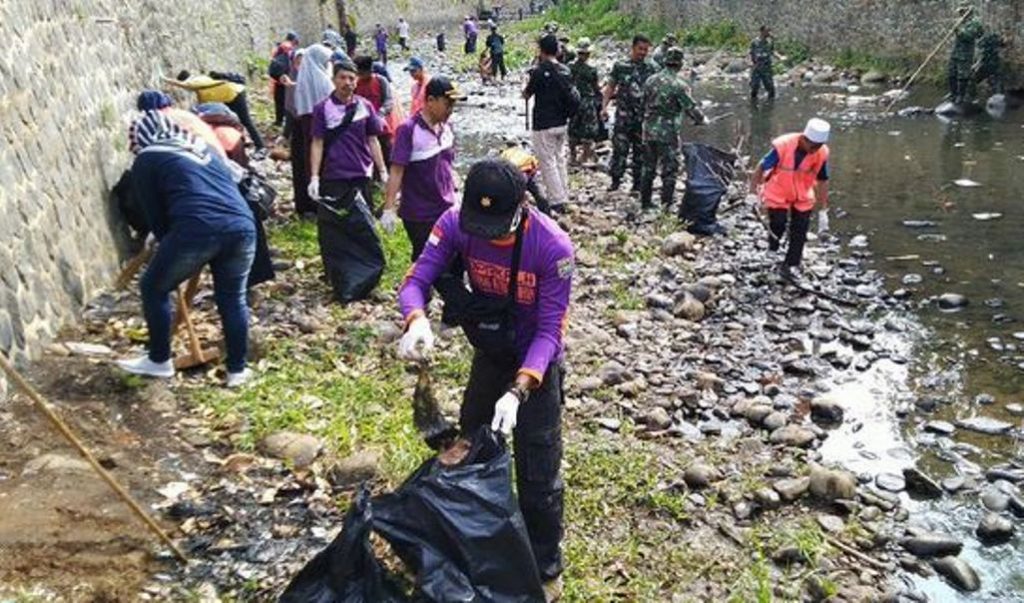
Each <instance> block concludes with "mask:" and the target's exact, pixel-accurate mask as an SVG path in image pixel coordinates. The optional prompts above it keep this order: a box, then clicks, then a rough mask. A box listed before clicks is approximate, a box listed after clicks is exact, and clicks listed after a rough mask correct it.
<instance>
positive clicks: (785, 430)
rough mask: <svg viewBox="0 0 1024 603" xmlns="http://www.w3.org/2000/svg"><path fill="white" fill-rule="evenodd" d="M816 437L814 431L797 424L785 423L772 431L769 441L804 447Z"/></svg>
mask: <svg viewBox="0 0 1024 603" xmlns="http://www.w3.org/2000/svg"><path fill="white" fill-rule="evenodd" d="M815 439H817V437H816V436H815V435H814V432H813V431H811V430H809V429H805V428H803V427H800V426H799V425H786V426H785V427H780V428H779V429H776V430H775V431H773V432H772V434H771V436H770V437H769V441H771V443H772V444H781V445H783V446H793V447H794V448H806V447H808V446H810V445H811V444H812V443H813V442H814V440H815Z"/></svg>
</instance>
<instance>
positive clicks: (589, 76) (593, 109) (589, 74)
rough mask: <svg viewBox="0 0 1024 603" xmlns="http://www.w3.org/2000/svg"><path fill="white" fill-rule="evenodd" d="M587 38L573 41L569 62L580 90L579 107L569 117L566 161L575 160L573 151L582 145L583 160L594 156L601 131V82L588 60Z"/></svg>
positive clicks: (592, 158)
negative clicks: (571, 60)
mask: <svg viewBox="0 0 1024 603" xmlns="http://www.w3.org/2000/svg"><path fill="white" fill-rule="evenodd" d="M590 50H591V44H590V38H580V39H579V41H578V42H577V43H576V54H577V58H576V61H574V62H573V64H572V65H570V66H569V73H570V74H571V76H572V83H573V85H574V86H576V90H578V91H579V93H580V108H579V110H577V111H576V115H573V117H572V119H571V120H569V163H570V165H575V164H576V159H577V154H576V151H577V150H578V149H581V148H582V156H581V157H579V159H580V162H581V163H583V164H587V163H590V162H592V161H593V160H594V142H595V141H596V140H597V139H598V137H599V136H600V135H601V122H600V121H599V120H600V117H599V116H598V113H599V112H600V110H601V84H600V79H599V77H598V74H597V69H596V68H595V67H594V66H593V65H591V64H590V63H589V60H590Z"/></svg>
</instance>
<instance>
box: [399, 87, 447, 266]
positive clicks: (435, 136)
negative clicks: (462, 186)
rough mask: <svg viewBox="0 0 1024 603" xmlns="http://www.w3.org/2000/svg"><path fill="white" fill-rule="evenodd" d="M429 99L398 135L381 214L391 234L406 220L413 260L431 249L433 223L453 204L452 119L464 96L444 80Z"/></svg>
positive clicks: (428, 93)
mask: <svg viewBox="0 0 1024 603" xmlns="http://www.w3.org/2000/svg"><path fill="white" fill-rule="evenodd" d="M425 96H426V102H425V103H424V105H423V109H422V110H421V111H419V112H417V113H415V114H413V115H411V116H410V117H409V119H407V120H406V121H405V122H404V123H402V124H401V125H400V126H398V129H397V131H396V132H395V139H394V143H393V144H394V146H393V148H392V150H391V177H390V178H389V179H388V188H387V192H386V193H385V195H384V213H383V214H382V215H381V224H382V225H383V226H384V228H385V229H386V230H388V231H389V232H390V231H392V230H394V226H395V224H396V223H397V221H398V220H397V219H398V218H402V225H403V226H404V227H405V232H406V234H407V235H409V241H410V242H411V243H412V259H413V261H416V258H418V257H419V256H420V253H421V252H422V251H423V246H424V245H426V244H427V237H429V236H430V229H431V228H433V227H434V222H436V221H437V219H438V218H439V217H441V214H443V213H444V212H445V211H446V210H447V209H448V208H450V207H451V206H452V205H455V175H454V169H455V168H454V163H455V133H454V132H453V131H452V127H451V125H450V124H449V123H448V119H449V118H450V117H451V114H452V110H453V109H454V108H455V101H456V100H459V99H461V98H462V96H461V95H460V93H459V90H458V89H457V88H456V87H455V85H454V84H452V82H451V80H449V79H448V78H446V77H444V76H435V77H433V78H431V80H430V82H429V83H427V85H426V93H425ZM399 192H401V203H399V201H398V200H399ZM396 209H397V212H396Z"/></svg>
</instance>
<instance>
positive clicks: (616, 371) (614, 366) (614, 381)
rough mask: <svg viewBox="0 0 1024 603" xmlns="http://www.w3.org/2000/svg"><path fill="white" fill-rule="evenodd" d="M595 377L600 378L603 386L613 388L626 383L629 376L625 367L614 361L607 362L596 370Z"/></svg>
mask: <svg viewBox="0 0 1024 603" xmlns="http://www.w3.org/2000/svg"><path fill="white" fill-rule="evenodd" d="M597 376H598V377H600V378H601V382H602V383H604V384H605V385H607V386H615V385H618V384H620V383H625V382H626V381H628V380H629V377H630V374H629V372H628V371H627V370H626V367H624V366H622V365H621V364H619V363H618V362H615V361H614V360H609V361H608V362H605V363H604V364H602V365H601V368H599V369H597Z"/></svg>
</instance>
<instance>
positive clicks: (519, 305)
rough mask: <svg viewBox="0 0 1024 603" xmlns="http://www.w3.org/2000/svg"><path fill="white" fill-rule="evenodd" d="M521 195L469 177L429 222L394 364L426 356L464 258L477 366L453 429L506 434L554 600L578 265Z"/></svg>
mask: <svg viewBox="0 0 1024 603" xmlns="http://www.w3.org/2000/svg"><path fill="white" fill-rule="evenodd" d="M525 192H526V181H525V179H524V178H523V175H522V173H521V172H520V171H519V170H518V169H517V168H516V167H515V166H513V165H512V164H510V163H508V162H506V161H503V160H496V159H489V160H484V161H481V162H479V163H476V164H474V165H473V167H472V168H470V171H469V174H468V176H467V177H466V182H465V191H464V193H463V197H462V205H461V207H453V208H451V209H449V210H447V211H446V212H445V213H444V214H442V215H441V217H440V218H439V219H438V221H437V223H436V224H435V225H434V228H433V231H432V232H431V234H430V238H429V239H428V241H427V245H426V247H425V248H424V249H423V253H422V254H421V255H420V257H419V259H418V260H417V261H416V263H415V264H414V265H413V268H412V270H411V271H410V273H409V276H408V277H407V278H406V280H405V282H404V283H403V284H402V286H401V288H400V290H399V294H398V300H399V304H400V305H401V309H402V315H403V316H404V317H405V320H406V324H407V325H408V326H407V329H406V333H405V335H403V337H402V339H401V341H400V342H399V356H400V357H402V358H407V359H418V358H422V357H423V356H424V355H425V354H427V353H429V351H430V350H431V348H432V347H433V341H434V335H433V332H432V331H431V326H430V321H429V320H428V318H427V316H426V314H425V311H426V302H427V295H428V292H429V290H430V287H431V285H432V284H433V283H434V282H435V281H436V280H437V279H438V277H439V276H441V275H442V274H443V273H444V272H445V271H446V269H447V267H448V265H449V264H450V263H451V261H452V260H453V259H455V258H456V257H459V258H461V259H462V262H463V264H464V265H465V266H466V271H467V272H468V274H469V282H470V285H471V287H472V291H466V292H465V293H466V297H467V299H466V301H465V305H466V310H465V312H464V314H463V315H464V318H463V320H462V327H463V330H464V331H465V333H466V336H467V338H468V339H469V340H470V343H472V344H473V348H474V355H473V364H472V369H471V371H470V376H469V383H468V384H467V386H466V391H465V394H464V397H463V403H462V409H461V412H460V425H461V428H462V431H463V433H472V432H474V431H476V430H477V429H478V428H479V427H481V426H484V425H487V424H488V423H490V426H491V428H492V429H494V430H496V431H498V430H500V431H502V432H503V433H505V434H506V435H507V434H511V433H515V438H514V441H513V445H514V450H515V463H516V484H517V491H518V495H519V506H520V509H521V510H522V513H523V519H524V520H525V522H526V528H527V531H528V533H529V535H530V543H531V545H532V548H533V553H534V557H535V558H536V560H537V566H538V568H539V570H540V573H541V577H542V578H543V579H544V581H545V591H546V592H548V593H552V592H555V591H557V590H558V589H559V587H560V584H561V578H560V576H561V572H562V560H561V552H560V550H559V547H560V543H561V539H562V533H563V530H562V508H563V503H562V501H563V494H564V485H563V483H562V480H561V477H560V475H559V472H560V465H561V458H562V431H561V406H562V391H561V390H562V387H561V383H562V379H563V369H562V363H561V359H562V354H563V344H562V334H563V331H564V329H565V327H566V319H567V314H568V309H569V297H570V292H571V289H572V275H573V272H574V269H575V265H574V262H573V247H572V243H571V242H570V241H569V237H568V236H567V235H566V234H565V232H563V231H562V230H561V228H559V226H558V224H557V223H555V222H554V221H553V220H551V219H550V218H548V217H547V216H545V215H544V214H542V213H540V212H539V211H538V210H536V209H533V208H532V207H530V206H529V205H528V204H527V203H526V201H525V199H526V197H525ZM520 409H521V410H522V412H521V413H520ZM549 600H550V599H549Z"/></svg>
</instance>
